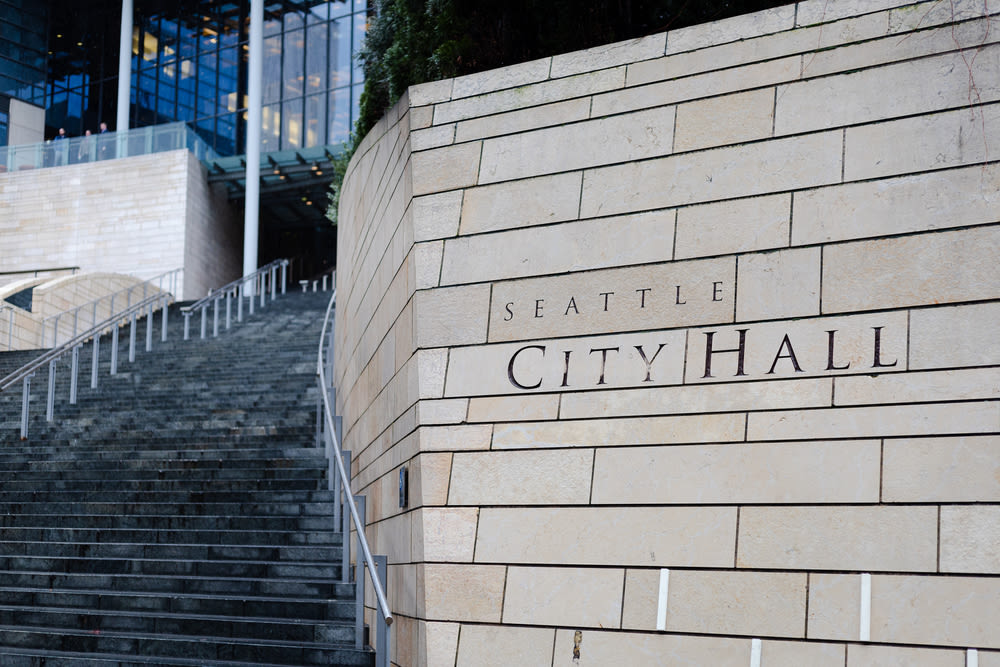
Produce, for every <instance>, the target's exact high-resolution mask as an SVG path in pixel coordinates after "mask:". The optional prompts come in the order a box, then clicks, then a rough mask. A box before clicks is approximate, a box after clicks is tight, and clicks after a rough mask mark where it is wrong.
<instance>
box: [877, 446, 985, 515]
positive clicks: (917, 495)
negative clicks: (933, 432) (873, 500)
mask: <svg viewBox="0 0 1000 667" xmlns="http://www.w3.org/2000/svg"><path fill="white" fill-rule="evenodd" d="M882 499H883V500H884V501H885V502H890V503H899V502H903V503H906V502H909V503H918V502H1000V436H996V435H986V436H979V437H958V438H915V439H905V438H904V439H898V440H897V439H893V440H887V441H886V442H885V451H884V453H883V462H882Z"/></svg>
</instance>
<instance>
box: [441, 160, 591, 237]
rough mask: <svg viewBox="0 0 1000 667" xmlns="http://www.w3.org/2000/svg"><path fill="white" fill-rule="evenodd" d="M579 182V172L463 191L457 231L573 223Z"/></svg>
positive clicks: (578, 206) (576, 212)
mask: <svg viewBox="0 0 1000 667" xmlns="http://www.w3.org/2000/svg"><path fill="white" fill-rule="evenodd" d="M581 179H582V175H581V174H580V173H579V172H577V173H572V172H571V173H567V174H555V175H553V176H541V177H538V178H532V179H528V180H524V181H515V182H511V183H497V184H494V185H487V186H483V187H478V188H472V189H470V190H467V191H466V192H465V199H464V201H463V202H462V222H461V225H460V227H459V232H460V233H461V234H478V233H481V232H492V231H496V230H500V229H513V228H516V227H527V226H532V225H544V224H549V223H552V222H564V221H566V220H575V219H577V218H578V217H579V212H580V183H581Z"/></svg>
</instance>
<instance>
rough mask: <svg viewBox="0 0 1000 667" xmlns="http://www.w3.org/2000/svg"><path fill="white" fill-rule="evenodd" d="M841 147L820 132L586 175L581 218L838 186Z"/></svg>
mask: <svg viewBox="0 0 1000 667" xmlns="http://www.w3.org/2000/svg"><path fill="white" fill-rule="evenodd" d="M841 144H842V141H841V133H840V132H819V133H816V134H809V135H804V136H799V137H791V138H787V139H776V140H773V141H767V142H760V143H753V144H743V145H739V146H730V147H726V148H716V149H712V150H707V151H703V152H698V153H693V154H684V155H675V156H668V157H665V158H657V159H652V160H645V161H642V162H633V163H628V164H622V165H615V166H611V167H601V168H595V169H588V170H587V171H586V172H584V177H583V198H582V201H581V205H580V214H581V217H596V216H599V215H613V214H616V213H629V212H632V211H640V210H647V209H654V208H665V207H669V206H683V205H685V204H696V203H703V202H710V201H717V200H721V199H733V198H737V197H749V196H753V195H763V194H771V193H776V192H781V191H784V190H792V189H799V188H809V187H816V186H819V185H826V184H830V183H836V182H839V181H840V171H841V167H840V163H841Z"/></svg>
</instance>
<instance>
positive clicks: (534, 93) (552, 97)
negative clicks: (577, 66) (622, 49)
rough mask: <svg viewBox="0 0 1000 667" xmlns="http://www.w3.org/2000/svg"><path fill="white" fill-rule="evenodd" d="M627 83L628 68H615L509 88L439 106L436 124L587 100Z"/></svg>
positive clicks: (436, 110) (435, 113) (436, 108)
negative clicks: (576, 99)
mask: <svg viewBox="0 0 1000 667" xmlns="http://www.w3.org/2000/svg"><path fill="white" fill-rule="evenodd" d="M624 83H625V68H624V67H615V68H612V69H602V70H599V71H597V72H588V73H586V74H580V75H577V76H568V77H563V78H560V79H552V80H549V81H542V82H540V83H535V84H531V85H525V86H518V87H516V88H508V89H506V90H500V91H497V92H493V93H487V94H484V95H476V96H475V97H466V98H463V99H458V100H453V101H451V102H446V103H444V104H439V105H438V106H436V107H435V108H434V123H435V124H436V125H441V124H444V123H452V122H454V121H460V120H466V119H467V118H476V117H478V116H488V115H489V114H495V113H503V112H505V111H513V110H515V109H524V108H527V107H533V106H539V105H542V104H549V103H552V102H557V101H562V100H567V99H572V98H576V97H586V96H588V95H593V94H595V93H601V92H605V91H608V90H614V89H616V88H621V87H622V85H624Z"/></svg>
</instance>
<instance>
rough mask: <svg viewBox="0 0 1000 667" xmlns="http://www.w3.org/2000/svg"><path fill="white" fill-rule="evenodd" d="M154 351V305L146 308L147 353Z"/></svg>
mask: <svg viewBox="0 0 1000 667" xmlns="http://www.w3.org/2000/svg"><path fill="white" fill-rule="evenodd" d="M152 350H153V304H149V305H148V306H146V352H151V351H152Z"/></svg>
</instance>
